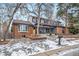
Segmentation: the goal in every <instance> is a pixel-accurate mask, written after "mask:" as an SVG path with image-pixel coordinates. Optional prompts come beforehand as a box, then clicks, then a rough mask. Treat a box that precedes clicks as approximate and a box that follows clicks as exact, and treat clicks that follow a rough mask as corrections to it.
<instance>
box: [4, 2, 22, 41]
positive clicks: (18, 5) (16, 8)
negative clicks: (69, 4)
mask: <svg viewBox="0 0 79 59" xmlns="http://www.w3.org/2000/svg"><path fill="white" fill-rule="evenodd" d="M20 5H21V3H20V4H17V6H16V7H15V9H14V11H13V14H12V16H11V18H10V21H9V24H8V26H7V29H6V32H5V33H4V39H3V40H4V41H5V40H6V36H7V34H8V30H9V27H10V24H11V22H12V20H13V16H14V14H15V13H16V11H17V10H18V8H20Z"/></svg>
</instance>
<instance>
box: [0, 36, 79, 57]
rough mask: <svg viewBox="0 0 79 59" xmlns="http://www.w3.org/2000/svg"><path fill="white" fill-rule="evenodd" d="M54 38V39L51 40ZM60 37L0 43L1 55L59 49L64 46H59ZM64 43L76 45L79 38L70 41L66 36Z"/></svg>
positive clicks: (25, 54) (17, 54) (30, 53)
mask: <svg viewBox="0 0 79 59" xmlns="http://www.w3.org/2000/svg"><path fill="white" fill-rule="evenodd" d="M50 39H52V40H50ZM57 44H58V39H56V40H53V38H49V39H45V40H41V41H40V40H39V41H33V42H31V43H25V42H22V41H18V42H17V43H14V44H12V45H0V56H27V55H32V54H36V53H39V52H44V51H46V50H51V49H58V48H61V47H62V46H58V45H57ZM61 44H62V45H75V44H79V40H75V41H69V40H66V38H62V39H61Z"/></svg>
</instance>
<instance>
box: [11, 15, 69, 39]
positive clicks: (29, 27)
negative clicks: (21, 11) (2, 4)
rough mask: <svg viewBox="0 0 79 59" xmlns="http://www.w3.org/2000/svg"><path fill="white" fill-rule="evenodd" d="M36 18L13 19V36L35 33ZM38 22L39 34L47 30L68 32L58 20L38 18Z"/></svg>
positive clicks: (26, 35) (18, 36) (60, 32)
mask: <svg viewBox="0 0 79 59" xmlns="http://www.w3.org/2000/svg"><path fill="white" fill-rule="evenodd" d="M37 20H38V18H37V17H35V16H30V18H29V19H28V21H23V20H14V21H13V23H12V31H11V32H12V36H13V37H15V38H20V37H28V36H30V35H31V34H36V32H37ZM39 24H40V26H39V33H40V34H46V33H49V32H51V33H59V34H65V33H66V32H68V31H67V29H66V28H65V27H64V26H62V25H61V23H60V22H57V21H53V20H48V19H45V18H40V23H39Z"/></svg>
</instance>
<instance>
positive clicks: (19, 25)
mask: <svg viewBox="0 0 79 59" xmlns="http://www.w3.org/2000/svg"><path fill="white" fill-rule="evenodd" d="M22 25H23V24H21V25H19V26H22ZM26 27H27V30H26V31H20V30H19V29H20V28H19V29H18V32H28V26H27V25H26Z"/></svg>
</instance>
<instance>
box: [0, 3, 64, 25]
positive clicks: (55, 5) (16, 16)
mask: <svg viewBox="0 0 79 59" xmlns="http://www.w3.org/2000/svg"><path fill="white" fill-rule="evenodd" d="M0 5H1V6H0V8H2V7H5V5H4V4H0ZM29 9H30V10H31V7H30V6H29ZM53 9H54V10H53V11H54V13H53V19H54V20H59V19H57V18H56V14H57V3H54V8H53ZM5 11H6V10H5ZM5 18H7V17H6V16H4V19H5ZM27 18H28V16H27V15H21V13H20V12H19V11H18V12H16V14H15V15H14V19H19V20H26V21H27ZM59 21H61V22H62V23H63V24H65V22H64V21H63V20H62V19H60V20H59Z"/></svg>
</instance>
